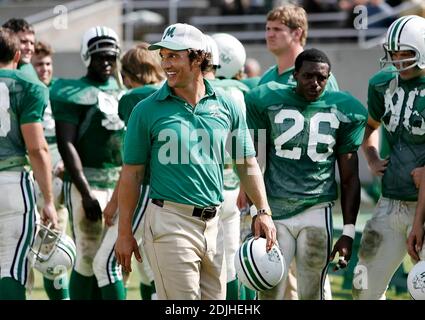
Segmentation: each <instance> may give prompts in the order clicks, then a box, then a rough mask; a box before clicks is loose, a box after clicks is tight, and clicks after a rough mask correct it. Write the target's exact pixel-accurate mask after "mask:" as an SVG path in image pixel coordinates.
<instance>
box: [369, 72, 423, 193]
mask: <svg viewBox="0 0 425 320" xmlns="http://www.w3.org/2000/svg"><path fill="white" fill-rule="evenodd" d="M387 71H388V70H387ZM368 110H369V116H370V117H371V118H373V119H374V120H376V121H379V122H381V123H382V125H383V127H384V134H385V139H386V140H387V141H388V144H389V146H390V156H389V160H390V161H389V164H388V166H387V169H386V170H385V173H384V176H383V178H382V195H383V196H384V197H388V198H391V199H397V200H405V201H416V200H417V197H418V190H417V189H416V187H415V184H414V182H413V179H412V176H411V175H410V172H411V171H412V170H413V169H414V168H416V167H421V166H424V165H425V119H424V118H425V76H422V77H417V78H415V79H411V80H407V81H405V80H402V79H398V83H397V79H396V74H395V73H391V72H386V70H382V71H380V72H378V73H377V74H375V75H374V76H373V77H372V78H371V79H370V81H369V89H368Z"/></svg>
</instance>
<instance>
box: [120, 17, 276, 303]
mask: <svg viewBox="0 0 425 320" xmlns="http://www.w3.org/2000/svg"><path fill="white" fill-rule="evenodd" d="M150 49H152V50H156V49H160V56H161V58H162V61H161V65H162V68H163V69H164V71H165V73H166V76H167V82H166V83H165V84H164V85H163V86H162V87H161V89H159V90H158V91H157V92H156V93H154V94H153V95H151V96H150V97H148V98H147V99H145V100H143V101H142V102H141V103H140V104H138V105H137V106H136V108H135V109H134V110H133V112H132V114H131V116H130V120H129V123H128V129H127V134H126V139H125V144H124V166H123V170H122V174H121V182H120V190H119V197H118V198H119V200H118V202H119V210H120V219H119V234H118V240H117V242H116V245H115V253H116V256H117V259H118V262H119V263H120V264H121V265H122V266H123V268H124V270H130V271H131V255H132V253H133V252H134V253H135V255H136V258H137V259H138V260H140V259H141V257H140V253H139V251H138V246H137V242H136V240H135V239H134V237H133V234H132V230H131V217H132V215H133V212H134V209H135V207H136V204H137V201H138V198H139V187H140V183H141V182H142V180H143V176H144V171H145V167H146V166H147V165H148V164H149V166H150V172H151V180H150V182H151V190H150V198H151V199H152V201H151V202H150V203H149V205H148V207H147V209H146V213H145V215H146V216H145V224H144V228H145V229H144V231H145V232H144V248H145V250H146V254H147V258H148V260H149V263H150V265H151V267H152V271H153V273H154V280H155V284H156V289H157V294H158V298H159V299H190V300H194V299H224V298H225V296H226V289H225V288H226V283H225V267H224V263H225V262H224V254H223V235H222V229H221V228H219V225H218V221H219V220H218V216H217V212H218V207H219V206H220V204H221V202H222V201H223V196H222V192H223V165H224V149H225V144H226V140H227V137H228V134H229V133H230V132H232V136H233V139H232V140H233V142H234V146H235V148H234V149H236V152H233V153H232V158H233V160H237V161H236V163H237V164H236V166H237V168H238V173H239V175H240V179H241V183H242V184H243V185H244V187H245V190H246V191H247V193H248V194H249V196H250V197H251V199H252V200H253V202H254V203H255V204H256V206H257V207H258V208H260V209H262V210H261V211H260V213H259V214H258V215H257V216H256V218H255V219H254V221H253V228H254V230H255V235H256V236H260V233H261V234H263V235H265V236H266V238H267V248H266V249H267V250H270V249H271V247H272V245H273V243H274V241H275V229H274V225H273V222H272V220H271V218H270V216H269V214H271V213H270V210H269V206H268V203H267V200H266V196H265V189H264V184H263V182H262V176H261V171H260V170H259V167H258V164H257V162H256V160H255V157H254V156H255V151H254V148H253V145H252V141H251V140H250V136H249V133H248V131H247V127H246V123H245V118H244V116H243V114H242V112H241V111H240V110H239V109H238V108H237V107H236V106H235V105H234V104H233V100H231V99H230V98H228V97H227V96H226V95H225V94H224V93H222V92H219V91H215V90H214V89H213V88H212V86H211V85H210V84H209V82H208V81H207V80H204V79H203V76H202V70H204V69H205V68H207V67H208V66H209V65H210V64H211V62H210V55H209V54H206V43H205V37H204V35H203V34H202V32H201V31H199V30H198V29H196V28H195V27H193V26H190V25H187V24H180V23H178V24H174V25H171V26H169V27H167V28H166V30H165V31H164V34H163V37H162V41H161V42H158V43H156V44H154V45H152V46H151V47H150Z"/></svg>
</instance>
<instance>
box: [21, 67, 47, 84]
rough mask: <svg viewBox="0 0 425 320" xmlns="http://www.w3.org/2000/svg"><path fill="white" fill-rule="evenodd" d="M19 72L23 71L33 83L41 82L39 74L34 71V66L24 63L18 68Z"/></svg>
mask: <svg viewBox="0 0 425 320" xmlns="http://www.w3.org/2000/svg"><path fill="white" fill-rule="evenodd" d="M18 70H20V71H22V72H23V73H24V74H26V75H27V76H28V77H29V78H30V79H32V81H33V82H40V83H42V82H41V81H40V79H39V78H38V75H37V72H36V71H35V69H34V66H33V65H32V64H31V63H23V64H20V65H19V66H18ZM43 85H44V84H43Z"/></svg>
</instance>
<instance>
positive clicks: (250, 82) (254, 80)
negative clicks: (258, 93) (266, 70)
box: [240, 77, 261, 90]
mask: <svg viewBox="0 0 425 320" xmlns="http://www.w3.org/2000/svg"><path fill="white" fill-rule="evenodd" d="M260 79H261V78H260V77H251V78H244V79H241V80H240V82H242V83H243V84H244V85H246V86H247V87H248V88H249V89H250V90H251V89H254V88H256V87H258V86H259V83H260Z"/></svg>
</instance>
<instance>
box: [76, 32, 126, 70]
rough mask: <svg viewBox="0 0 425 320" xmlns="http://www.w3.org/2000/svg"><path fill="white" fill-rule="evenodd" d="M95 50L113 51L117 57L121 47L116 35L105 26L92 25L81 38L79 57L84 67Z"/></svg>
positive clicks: (87, 64) (88, 63)
mask: <svg viewBox="0 0 425 320" xmlns="http://www.w3.org/2000/svg"><path fill="white" fill-rule="evenodd" d="M96 52H113V53H115V54H116V55H117V59H118V58H119V55H120V52H121V49H120V42H119V39H118V35H117V34H116V33H115V31H114V30H112V29H111V28H108V27H105V26H97V27H92V28H90V29H89V30H87V31H86V32H85V33H84V35H83V38H82V40H81V50H80V54H81V59H82V60H83V63H84V65H85V66H86V67H88V66H89V65H90V61H91V55H92V54H93V53H96Z"/></svg>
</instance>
